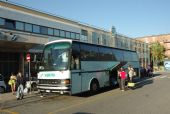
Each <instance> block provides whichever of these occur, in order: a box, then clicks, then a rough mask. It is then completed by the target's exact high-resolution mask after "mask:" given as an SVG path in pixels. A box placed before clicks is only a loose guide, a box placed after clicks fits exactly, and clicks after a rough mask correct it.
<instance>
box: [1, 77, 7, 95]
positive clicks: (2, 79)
mask: <svg viewBox="0 0 170 114" xmlns="http://www.w3.org/2000/svg"><path fill="white" fill-rule="evenodd" d="M5 91H6V84H5V82H4V76H3V75H2V74H0V93H4V92H5Z"/></svg>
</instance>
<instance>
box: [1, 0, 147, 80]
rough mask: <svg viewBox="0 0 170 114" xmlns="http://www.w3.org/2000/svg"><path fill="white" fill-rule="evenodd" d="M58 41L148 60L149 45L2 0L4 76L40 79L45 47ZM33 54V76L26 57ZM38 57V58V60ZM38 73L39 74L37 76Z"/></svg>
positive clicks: (114, 32)
mask: <svg viewBox="0 0 170 114" xmlns="http://www.w3.org/2000/svg"><path fill="white" fill-rule="evenodd" d="M58 39H73V40H78V41H81V42H88V43H92V44H98V45H105V46H109V47H117V48H123V49H128V50H135V51H137V52H138V54H139V57H140V58H141V62H143V63H141V64H142V65H146V64H147V63H146V62H148V61H149V60H148V58H149V57H148V56H149V55H148V49H147V48H148V47H147V44H146V43H144V42H141V41H137V40H135V39H132V38H129V37H125V36H123V35H120V34H117V33H116V31H115V28H114V27H112V30H111V31H107V30H104V29H101V28H98V27H94V26H91V25H88V24H84V23H81V22H78V21H74V20H71V19H67V18H63V17H60V16H56V15H53V14H49V13H44V12H42V11H39V10H35V9H32V8H28V7H26V6H22V5H18V4H15V3H11V2H3V1H0V73H1V74H3V75H4V76H5V77H7V78H6V81H7V80H9V76H10V74H11V72H14V73H16V72H18V71H21V72H23V73H24V74H25V75H26V77H29V76H30V75H31V76H33V75H35V76H36V70H37V66H38V64H39V62H40V56H41V54H42V48H43V45H44V44H45V43H47V42H49V41H53V40H58ZM27 53H31V74H28V62H27V61H26V60H25V58H26V54H27ZM37 58H38V59H37ZM34 73H35V74H34Z"/></svg>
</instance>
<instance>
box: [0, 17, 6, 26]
mask: <svg viewBox="0 0 170 114" xmlns="http://www.w3.org/2000/svg"><path fill="white" fill-rule="evenodd" d="M4 25H5V19H2V18H0V26H4Z"/></svg>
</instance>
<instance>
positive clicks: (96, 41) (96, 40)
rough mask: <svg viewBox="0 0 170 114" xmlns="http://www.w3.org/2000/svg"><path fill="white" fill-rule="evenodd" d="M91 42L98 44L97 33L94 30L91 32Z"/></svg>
mask: <svg viewBox="0 0 170 114" xmlns="http://www.w3.org/2000/svg"><path fill="white" fill-rule="evenodd" d="M92 43H93V44H98V35H97V33H96V32H92Z"/></svg>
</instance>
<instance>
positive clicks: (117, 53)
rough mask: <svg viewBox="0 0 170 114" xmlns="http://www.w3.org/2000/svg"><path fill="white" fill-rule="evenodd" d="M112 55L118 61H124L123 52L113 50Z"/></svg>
mask: <svg viewBox="0 0 170 114" xmlns="http://www.w3.org/2000/svg"><path fill="white" fill-rule="evenodd" d="M112 53H113V54H114V56H115V57H116V60H117V61H123V50H119V49H113V50H112Z"/></svg>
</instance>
